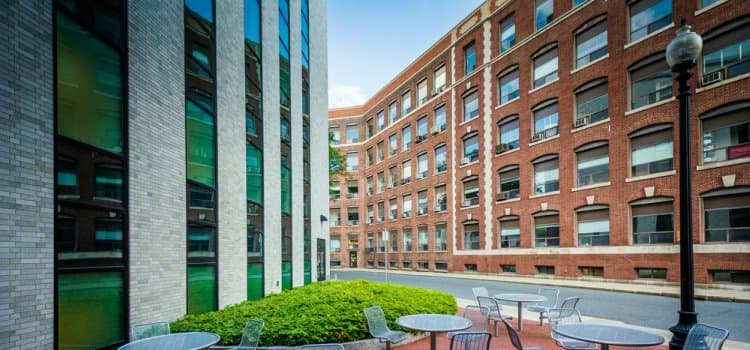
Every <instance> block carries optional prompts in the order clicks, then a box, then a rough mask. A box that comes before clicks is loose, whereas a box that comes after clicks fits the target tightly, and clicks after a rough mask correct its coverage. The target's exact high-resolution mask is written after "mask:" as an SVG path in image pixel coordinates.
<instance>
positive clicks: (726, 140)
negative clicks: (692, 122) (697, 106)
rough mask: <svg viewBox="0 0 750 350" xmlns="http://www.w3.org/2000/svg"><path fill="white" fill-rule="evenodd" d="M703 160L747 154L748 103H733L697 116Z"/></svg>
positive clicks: (749, 145) (749, 153) (749, 150)
mask: <svg viewBox="0 0 750 350" xmlns="http://www.w3.org/2000/svg"><path fill="white" fill-rule="evenodd" d="M701 126H702V129H703V163H713V162H722V161H727V160H735V159H740V158H747V157H750V103H748V102H743V103H736V104H733V105H728V106H724V107H721V108H719V109H717V110H714V111H712V112H710V113H707V114H706V115H703V116H701Z"/></svg>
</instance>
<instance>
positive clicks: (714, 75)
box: [702, 17, 750, 86]
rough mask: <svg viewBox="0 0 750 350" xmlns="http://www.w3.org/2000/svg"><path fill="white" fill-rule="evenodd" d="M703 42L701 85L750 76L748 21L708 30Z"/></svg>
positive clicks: (747, 19)
mask: <svg viewBox="0 0 750 350" xmlns="http://www.w3.org/2000/svg"><path fill="white" fill-rule="evenodd" d="M703 42H704V46H703V79H702V81H703V84H702V85H704V86H705V85H710V84H713V83H716V82H719V81H722V80H726V79H729V78H733V77H736V76H740V75H744V74H747V73H750V18H747V17H744V18H742V19H740V20H737V21H733V22H730V23H728V24H725V25H722V26H721V27H719V28H717V29H715V30H712V31H711V32H709V33H708V34H707V35H706V37H705V38H704V40H703Z"/></svg>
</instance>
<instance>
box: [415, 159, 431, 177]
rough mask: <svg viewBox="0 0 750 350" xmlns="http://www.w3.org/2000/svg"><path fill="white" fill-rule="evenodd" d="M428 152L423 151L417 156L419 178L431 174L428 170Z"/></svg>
mask: <svg viewBox="0 0 750 350" xmlns="http://www.w3.org/2000/svg"><path fill="white" fill-rule="evenodd" d="M427 169H428V168H427V153H422V154H420V155H418V156H417V178H418V179H423V178H425V177H427V175H429V171H428V170H427Z"/></svg>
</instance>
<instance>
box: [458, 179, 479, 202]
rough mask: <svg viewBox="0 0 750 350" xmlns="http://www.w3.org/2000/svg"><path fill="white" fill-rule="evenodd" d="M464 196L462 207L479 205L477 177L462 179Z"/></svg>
mask: <svg viewBox="0 0 750 350" xmlns="http://www.w3.org/2000/svg"><path fill="white" fill-rule="evenodd" d="M463 185H464V196H463V202H462V205H461V206H462V207H470V206H474V205H479V179H478V178H477V177H476V176H473V177H471V178H469V179H467V180H464V181H463Z"/></svg>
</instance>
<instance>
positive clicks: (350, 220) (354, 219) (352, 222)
mask: <svg viewBox="0 0 750 350" xmlns="http://www.w3.org/2000/svg"><path fill="white" fill-rule="evenodd" d="M346 224H347V225H349V226H357V225H359V208H357V207H348V208H346Z"/></svg>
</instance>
